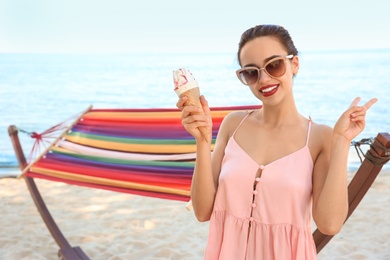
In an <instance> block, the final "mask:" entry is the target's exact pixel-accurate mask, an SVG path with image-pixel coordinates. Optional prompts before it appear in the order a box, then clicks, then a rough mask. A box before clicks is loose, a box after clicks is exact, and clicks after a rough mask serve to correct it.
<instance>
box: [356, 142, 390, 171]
mask: <svg viewBox="0 0 390 260" xmlns="http://www.w3.org/2000/svg"><path fill="white" fill-rule="evenodd" d="M374 140H375V139H374V138H364V139H362V140H360V141H352V143H351V146H354V147H355V150H356V152H357V154H358V156H359V159H360V162H363V159H362V157H364V158H365V159H367V160H369V161H370V162H372V163H373V164H374V165H377V166H381V165H384V164H386V163H387V162H388V161H390V149H389V148H386V147H384V146H383V145H382V144H381V143H379V142H375V143H374ZM361 145H370V148H372V149H369V150H368V151H367V153H366V154H364V152H363V151H362V149H361V147H360V146H361ZM376 151H383V152H384V156H381V155H379V154H378V153H377V152H376Z"/></svg>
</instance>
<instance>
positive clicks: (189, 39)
mask: <svg viewBox="0 0 390 260" xmlns="http://www.w3.org/2000/svg"><path fill="white" fill-rule="evenodd" d="M389 7H390V2H389V1H384V0H371V1H362V0H348V1H343V0H327V1H321V2H316V1H310V0H296V1H291V0H290V1H285V0H279V1H277V0H274V1H270V0H268V1H261V0H257V1H252V0H250V1H244V0H242V1H230V0H225V1H220V0H217V1H212V0H195V1H183V0H181V1H179V0H154V1H152V0H139V1H134V0H107V1H102V0H62V1H59V0H0V53H7V52H23V53H26V52H38V53H40V52H57V53H59V52H65V53H113V52H120V53H129V52H130V53H131V52H230V51H234V52H235V51H236V47H237V43H238V40H239V37H240V35H241V33H242V32H243V31H244V30H245V29H247V28H249V27H252V26H254V25H256V24H261V23H274V24H281V25H283V26H284V27H286V28H287V29H288V30H289V31H290V33H291V35H292V37H293V39H294V41H295V43H296V45H297V47H298V50H334V49H341V50H345V49H372V48H374V49H378V48H381V49H382V48H390V18H389V14H388V12H389V9H390V8H389Z"/></svg>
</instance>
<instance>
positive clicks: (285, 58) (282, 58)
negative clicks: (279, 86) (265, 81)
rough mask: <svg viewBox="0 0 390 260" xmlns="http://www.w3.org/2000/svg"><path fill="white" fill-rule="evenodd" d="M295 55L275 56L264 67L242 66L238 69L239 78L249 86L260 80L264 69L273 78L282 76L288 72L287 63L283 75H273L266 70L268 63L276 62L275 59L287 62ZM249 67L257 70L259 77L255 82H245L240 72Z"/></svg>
mask: <svg viewBox="0 0 390 260" xmlns="http://www.w3.org/2000/svg"><path fill="white" fill-rule="evenodd" d="M293 57H294V54H289V55H286V56H279V57H275V58H273V59H271V60H269V61H267V63H266V64H265V65H264V67H263V68H258V67H254V66H251V67H244V68H241V69H239V70H237V71H236V75H237V78H238V79H239V80H240V81H241V83H242V84H244V85H247V86H249V85H252V84H254V83H256V82H258V81H259V78H260V72H261V71H262V70H264V72H265V73H266V74H267V75H268V76H270V77H271V78H278V77H281V76H283V75H284V73H286V65H285V66H284V72H283V73H282V75H280V76H272V75H271V74H270V73H269V72H268V71H267V70H266V67H267V66H268V64H270V63H271V62H274V61H275V60H283V62H286V60H287V59H292V58H293ZM248 69H251V70H257V79H256V81H255V82H253V83H251V84H247V83H245V82H244V80H243V79H242V78H241V76H240V73H241V72H243V71H245V70H248Z"/></svg>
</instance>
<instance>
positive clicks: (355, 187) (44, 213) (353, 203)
mask: <svg viewBox="0 0 390 260" xmlns="http://www.w3.org/2000/svg"><path fill="white" fill-rule="evenodd" d="M8 133H9V135H10V138H11V141H12V144H13V147H14V150H15V153H16V157H17V160H18V163H19V166H20V169H21V171H24V169H25V168H26V167H27V161H26V158H25V156H24V153H23V149H22V146H21V144H20V140H19V137H18V130H17V128H16V127H15V126H13V125H11V126H10V127H9V128H8ZM378 147H384V148H385V149H384V150H383V149H382V150H381V149H378ZM389 148H390V135H389V133H378V135H377V137H376V138H375V139H374V141H373V143H372V145H371V147H370V149H369V150H368V151H367V154H374V155H375V158H377V159H386V158H388V157H389V156H390V154H389V152H388V149H389ZM385 163H386V161H385V160H382V162H380V160H372V159H368V157H366V158H365V159H364V161H363V162H362V164H361V166H360V167H359V169H358V170H357V172H356V173H355V175H354V177H353V178H352V180H351V181H350V183H349V185H348V200H349V211H348V215H347V218H346V220H345V221H347V220H348V218H349V217H350V216H351V215H352V213H353V212H354V210H355V209H356V207H357V206H358V204H359V203H360V201H361V200H362V199H363V197H364V195H365V194H366V192H367V191H368V189H369V188H370V187H371V185H372V184H373V182H374V181H375V178H376V177H377V176H378V174H379V172H380V171H381V169H382V167H383V165H384V164H385ZM24 179H25V181H26V184H27V187H28V189H29V191H30V194H31V197H32V199H33V201H34V203H35V205H36V207H37V209H38V211H39V214H40V215H41V217H42V219H43V221H44V222H45V224H46V226H47V228H48V229H49V231H50V233H51V235H52V236H53V238H54V240H55V241H56V243H57V244H58V246H59V247H60V249H59V252H58V256H59V257H60V258H61V259H71V260H87V259H89V257H88V256H87V255H86V254H85V253H84V252H83V251H82V249H81V248H80V247H72V246H71V245H70V243H69V242H68V240H67V239H66V238H65V236H64V235H63V234H62V232H61V230H60V229H59V227H58V226H57V224H56V222H55V221H54V219H53V217H52V216H51V214H50V212H49V210H48V208H47V207H46V204H45V201H44V200H43V198H42V196H41V194H40V192H39V190H38V187H37V186H36V183H35V181H34V179H33V178H31V177H28V176H24ZM313 237H314V241H315V244H316V248H317V253H319V252H320V251H321V250H322V249H323V248H324V247H325V246H326V244H327V243H328V242H329V241H330V240H331V239H332V237H333V236H330V235H325V234H322V233H321V232H320V231H319V230H318V229H317V230H315V231H314V232H313Z"/></svg>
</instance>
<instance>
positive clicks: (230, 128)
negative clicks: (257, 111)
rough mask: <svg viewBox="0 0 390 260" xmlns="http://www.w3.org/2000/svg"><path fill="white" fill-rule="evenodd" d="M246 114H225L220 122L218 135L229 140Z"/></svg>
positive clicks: (245, 112)
mask: <svg viewBox="0 0 390 260" xmlns="http://www.w3.org/2000/svg"><path fill="white" fill-rule="evenodd" d="M248 113H249V112H247V111H234V112H231V113H229V114H227V115H226V116H225V118H224V119H223V120H222V123H221V126H220V128H219V132H220V135H221V136H224V138H226V139H229V138H230V136H231V135H232V134H233V132H234V130H235V129H236V128H237V126H238V125H239V124H240V122H241V121H242V120H243V119H244V117H245V116H246V115H247V114H248Z"/></svg>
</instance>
